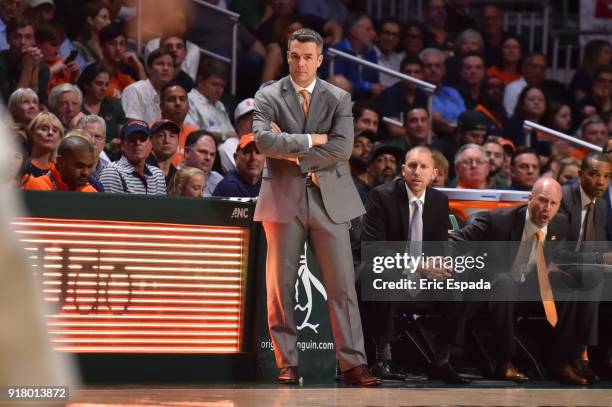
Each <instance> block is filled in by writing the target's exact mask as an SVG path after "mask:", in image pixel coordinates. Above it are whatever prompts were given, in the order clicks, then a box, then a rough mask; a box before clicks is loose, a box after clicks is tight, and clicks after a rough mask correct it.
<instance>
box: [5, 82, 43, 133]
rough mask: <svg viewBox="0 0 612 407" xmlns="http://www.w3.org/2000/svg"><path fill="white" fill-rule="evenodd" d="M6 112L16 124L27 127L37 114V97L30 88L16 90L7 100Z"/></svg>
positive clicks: (38, 108)
mask: <svg viewBox="0 0 612 407" xmlns="http://www.w3.org/2000/svg"><path fill="white" fill-rule="evenodd" d="M8 111H9V112H10V113H11V116H12V118H13V121H15V123H17V124H23V125H26V126H27V125H28V124H30V121H32V119H33V118H34V117H36V115H37V114H38V113H40V103H39V102H38V95H37V94H36V92H34V91H33V90H32V89H30V88H19V89H16V90H15V91H14V92H13V93H12V94H11V96H10V97H9V100H8Z"/></svg>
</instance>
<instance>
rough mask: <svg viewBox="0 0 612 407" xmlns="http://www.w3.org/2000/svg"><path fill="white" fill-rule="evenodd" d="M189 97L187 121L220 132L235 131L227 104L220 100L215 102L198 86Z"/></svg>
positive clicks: (198, 126) (204, 128) (201, 127)
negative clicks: (201, 91)
mask: <svg viewBox="0 0 612 407" xmlns="http://www.w3.org/2000/svg"><path fill="white" fill-rule="evenodd" d="M187 97H188V98H189V112H188V113H187V117H186V118H185V123H187V124H191V125H194V126H196V127H197V128H198V129H201V130H208V131H214V132H218V133H223V132H225V133H231V132H234V131H235V130H234V126H232V122H231V121H230V119H229V116H228V114H227V111H226V110H225V105H223V103H222V102H221V101H220V100H218V101H216V102H214V103H213V102H211V101H210V100H209V99H208V98H207V97H206V96H204V95H203V94H202V93H200V91H199V90H197V89H196V88H193V89H192V90H191V92H189V94H188V95H187Z"/></svg>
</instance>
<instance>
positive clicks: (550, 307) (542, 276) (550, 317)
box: [535, 230, 558, 327]
mask: <svg viewBox="0 0 612 407" xmlns="http://www.w3.org/2000/svg"><path fill="white" fill-rule="evenodd" d="M535 239H536V244H535V249H536V252H535V260H536V266H537V269H538V283H540V297H541V298H542V304H543V305H544V313H545V314H546V320H547V321H548V323H549V324H550V325H552V326H553V327H554V326H556V325H557V321H558V318H557V308H556V307H555V300H554V298H553V293H552V289H551V288H550V280H549V279H548V267H546V259H545V258H544V245H543V243H542V241H543V240H544V232H542V231H541V230H538V231H537V232H535Z"/></svg>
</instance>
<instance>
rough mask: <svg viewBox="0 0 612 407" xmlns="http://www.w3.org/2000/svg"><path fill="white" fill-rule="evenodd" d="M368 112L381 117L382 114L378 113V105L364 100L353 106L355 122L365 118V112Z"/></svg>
mask: <svg viewBox="0 0 612 407" xmlns="http://www.w3.org/2000/svg"><path fill="white" fill-rule="evenodd" d="M366 110H370V111H372V112H374V113H376V114H377V115H378V116H379V117H380V113H379V112H378V107H376V104H374V102H371V101H368V100H364V101H361V102H357V103H355V104H354V105H353V117H354V118H355V120H357V119H359V118H360V117H361V116H363V112H365V111H366Z"/></svg>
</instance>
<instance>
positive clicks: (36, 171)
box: [28, 112, 64, 177]
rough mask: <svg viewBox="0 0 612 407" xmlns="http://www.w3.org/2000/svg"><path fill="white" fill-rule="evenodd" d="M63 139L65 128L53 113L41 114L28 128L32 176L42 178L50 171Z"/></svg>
mask: <svg viewBox="0 0 612 407" xmlns="http://www.w3.org/2000/svg"><path fill="white" fill-rule="evenodd" d="M63 137H64V126H62V123H61V122H60V120H59V119H58V118H57V116H55V115H54V114H53V113H49V112H41V113H39V114H38V115H36V117H34V119H32V121H31V122H30V125H29V126H28V143H29V147H30V162H29V164H30V165H29V167H30V171H29V172H30V174H31V176H33V177H40V176H41V175H45V174H46V173H47V171H49V169H50V168H51V165H53V163H54V162H55V157H56V155H57V147H58V146H59V143H60V140H61V139H62V138H63Z"/></svg>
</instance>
